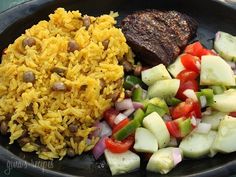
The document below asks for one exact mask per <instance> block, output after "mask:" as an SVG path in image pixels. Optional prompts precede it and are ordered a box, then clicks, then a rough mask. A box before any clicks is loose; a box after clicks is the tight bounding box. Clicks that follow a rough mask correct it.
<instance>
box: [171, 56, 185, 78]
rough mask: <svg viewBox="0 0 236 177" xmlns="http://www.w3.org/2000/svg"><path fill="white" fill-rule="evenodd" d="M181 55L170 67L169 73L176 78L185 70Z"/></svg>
mask: <svg viewBox="0 0 236 177" xmlns="http://www.w3.org/2000/svg"><path fill="white" fill-rule="evenodd" d="M180 57H181V55H180V56H179V57H178V58H177V59H176V60H175V62H174V63H172V64H171V65H170V66H168V68H167V69H168V71H169V72H170V74H171V75H172V76H173V77H175V78H176V76H177V75H178V74H179V73H180V72H181V71H183V70H184V69H185V67H184V65H183V64H182V62H181V59H180Z"/></svg>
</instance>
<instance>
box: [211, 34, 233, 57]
mask: <svg viewBox="0 0 236 177" xmlns="http://www.w3.org/2000/svg"><path fill="white" fill-rule="evenodd" d="M214 49H215V50H216V51H217V52H218V53H219V55H220V56H221V57H223V58H224V59H225V60H228V61H236V37H235V36H233V35H231V34H228V33H226V32H223V31H219V32H217V33H216V37H215V41H214Z"/></svg>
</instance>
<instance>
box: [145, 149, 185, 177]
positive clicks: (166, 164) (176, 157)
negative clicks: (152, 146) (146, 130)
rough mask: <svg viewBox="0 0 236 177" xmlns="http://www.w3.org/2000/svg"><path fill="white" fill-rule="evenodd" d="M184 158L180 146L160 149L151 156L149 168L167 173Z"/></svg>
mask: <svg viewBox="0 0 236 177" xmlns="http://www.w3.org/2000/svg"><path fill="white" fill-rule="evenodd" d="M182 158H183V155H182V151H181V149H179V148H174V147H168V148H165V149H160V150H158V151H157V152H155V153H154V154H153V155H152V156H151V158H150V160H149V162H148V164H147V170H149V171H153V172H158V173H161V174H166V173H168V172H169V171H170V170H171V169H172V168H174V167H175V166H176V165H177V164H178V163H179V162H181V160H182Z"/></svg>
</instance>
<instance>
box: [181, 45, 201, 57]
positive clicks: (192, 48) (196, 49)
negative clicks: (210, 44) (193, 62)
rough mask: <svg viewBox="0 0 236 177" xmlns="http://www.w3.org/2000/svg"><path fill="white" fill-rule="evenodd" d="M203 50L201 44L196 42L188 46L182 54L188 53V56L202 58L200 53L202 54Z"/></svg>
mask: <svg viewBox="0 0 236 177" xmlns="http://www.w3.org/2000/svg"><path fill="white" fill-rule="evenodd" d="M203 49H204V48H203V46H202V44H201V43H200V42H199V41H197V42H194V43H192V44H189V45H188V46H187V47H186V48H185V50H184V52H185V53H188V54H191V55H193V56H198V57H201V56H202V55H201V53H202V50H203Z"/></svg>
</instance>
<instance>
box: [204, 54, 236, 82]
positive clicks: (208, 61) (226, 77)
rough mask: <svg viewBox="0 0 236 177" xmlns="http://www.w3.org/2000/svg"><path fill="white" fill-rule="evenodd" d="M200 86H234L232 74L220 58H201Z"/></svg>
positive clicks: (209, 56)
mask: <svg viewBox="0 0 236 177" xmlns="http://www.w3.org/2000/svg"><path fill="white" fill-rule="evenodd" d="M200 85H223V86H234V85H235V78H234V72H233V70H232V69H231V67H230V66H229V65H228V64H227V63H226V61H225V60H223V59H222V58H221V57H219V56H212V55H206V56H202V59H201V73H200Z"/></svg>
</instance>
